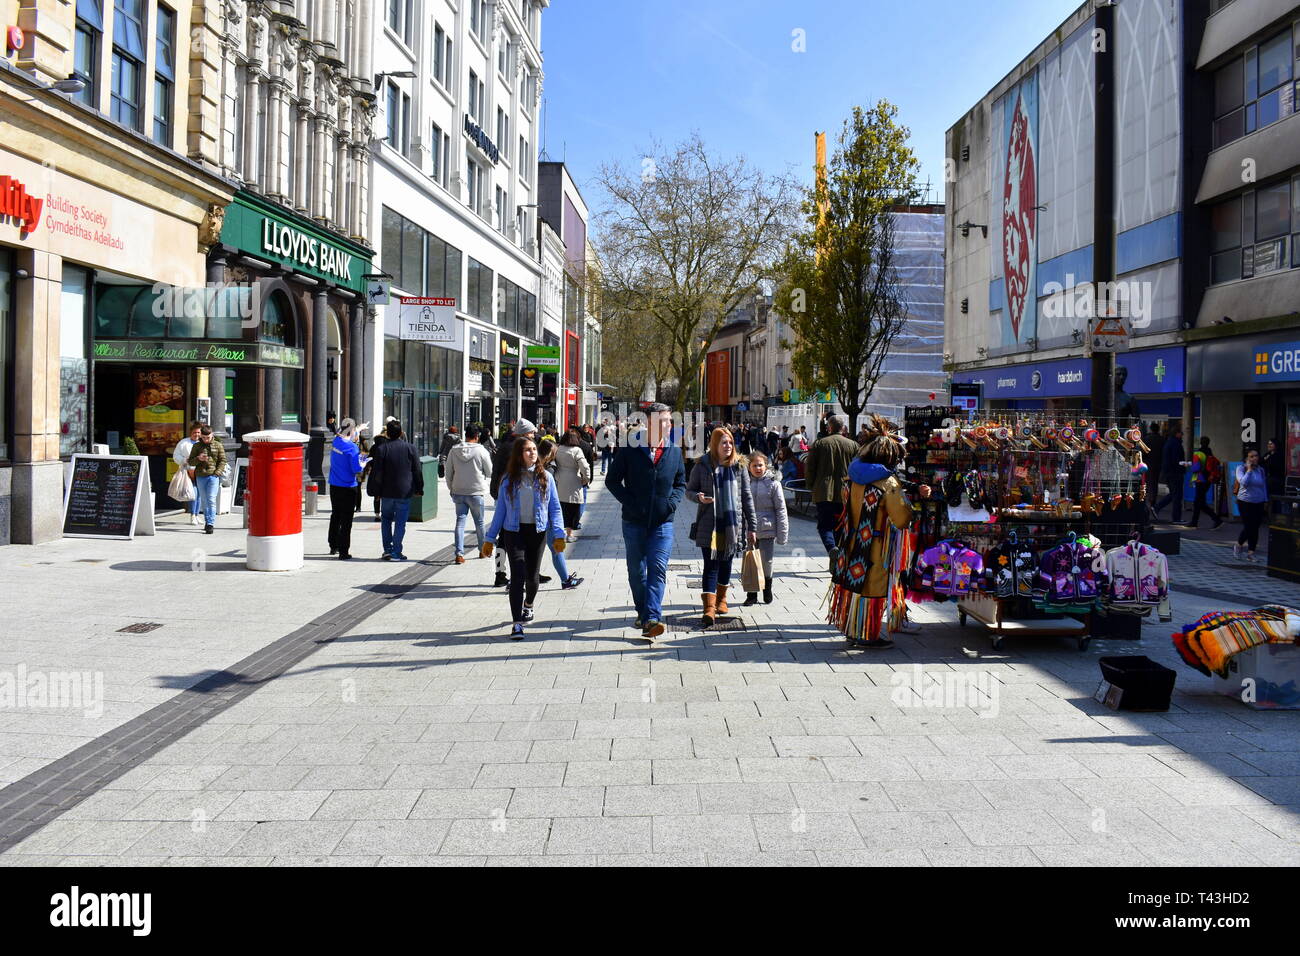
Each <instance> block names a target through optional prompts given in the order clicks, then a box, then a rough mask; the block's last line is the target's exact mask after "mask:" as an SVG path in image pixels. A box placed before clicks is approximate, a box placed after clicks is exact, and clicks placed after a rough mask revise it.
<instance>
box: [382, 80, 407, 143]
mask: <svg viewBox="0 0 1300 956" xmlns="http://www.w3.org/2000/svg"><path fill="white" fill-rule="evenodd" d="M385 112H386V114H387V115H386V116H385V120H386V121H387V124H388V132H387V138H388V145H389V146H391V147H393V149H395V150H397V151H398V152H399V153H401V154H402V155H403V156H408V157H409V156H410V155H411V98H410V97H409V96H408V95H407V94H405V93H403V92H402V91H401V90H400V89H398V86H397V84H396V83H394V82H393V81H392V80H389V81H388V105H387V109H386V110H385Z"/></svg>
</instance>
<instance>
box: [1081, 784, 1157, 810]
mask: <svg viewBox="0 0 1300 956" xmlns="http://www.w3.org/2000/svg"><path fill="white" fill-rule="evenodd" d="M1061 782H1062V783H1064V784H1065V785H1066V787H1068V788H1069V789H1070V790H1073V791H1074V792H1075V793H1077V794H1078V795H1079V796H1080V797H1082V798H1083V800H1084V802H1085V803H1087V804H1088V805H1089V806H1093V807H1142V808H1144V809H1148V808H1157V809H1158V808H1164V807H1177V806H1181V804H1180V803H1179V802H1178V801H1177V800H1175V799H1174V798H1173V797H1171V796H1170V795H1169V794H1168V793H1166V792H1165V791H1163V790H1161V789H1160V788H1159V787H1157V786H1156V780H1155V779H1152V780H1144V779H1118V780H1117V779H1109V780H1103V779H1100V778H1098V779H1095V780H1063V781H1061Z"/></svg>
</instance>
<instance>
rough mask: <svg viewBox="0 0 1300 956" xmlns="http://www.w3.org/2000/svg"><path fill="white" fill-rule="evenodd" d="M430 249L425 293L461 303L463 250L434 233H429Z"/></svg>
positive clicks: (428, 242)
mask: <svg viewBox="0 0 1300 956" xmlns="http://www.w3.org/2000/svg"><path fill="white" fill-rule="evenodd" d="M426 244H427V247H428V250H429V254H428V264H427V266H426V267H425V277H426V281H425V289H424V294H425V295H428V296H436V297H438V298H446V299H455V300H456V304H457V306H459V305H460V304H461V288H460V287H461V281H462V279H461V274H460V273H461V268H460V267H461V252H460V250H459V249H457V248H456V247H455V246H453V245H452V244H451V243H449V242H444V241H443V240H441V239H439V238H438V237H437V236H435V235H433V233H429V234H428V235H427V240H426Z"/></svg>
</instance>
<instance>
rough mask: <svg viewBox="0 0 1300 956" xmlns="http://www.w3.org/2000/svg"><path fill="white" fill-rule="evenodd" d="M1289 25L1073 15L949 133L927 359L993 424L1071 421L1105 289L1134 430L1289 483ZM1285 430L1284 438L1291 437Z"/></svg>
mask: <svg viewBox="0 0 1300 956" xmlns="http://www.w3.org/2000/svg"><path fill="white" fill-rule="evenodd" d="M1298 71H1300V5H1297V4H1296V3H1295V2H1294V0H1291V2H1287V0H1172V2H1171V0H1131V2H1125V3H1122V4H1119V5H1115V4H1108V3H1101V2H1093V0H1090V2H1088V3H1085V4H1083V5H1082V6H1080V7H1079V8H1078V9H1077V10H1076V11H1075V12H1074V13H1073V14H1072V15H1071V16H1070V17H1069V18H1068V19H1067V20H1066V22H1065V23H1064V24H1062V26H1061V27H1060V29H1058V30H1057V31H1055V32H1054V33H1053V34H1052V36H1050V37H1048V38H1047V39H1046V40H1044V41H1043V43H1042V44H1041V45H1040V46H1039V47H1038V48H1037V49H1036V50H1034V51H1033V52H1032V53H1031V54H1030V55H1029V56H1027V57H1026V58H1025V59H1024V60H1023V61H1021V62H1020V63H1019V64H1018V65H1017V66H1016V67H1015V69H1013V70H1012V71H1011V72H1010V73H1009V74H1008V75H1007V76H1006V77H1005V78H1004V79H1003V80H1002V81H1001V82H999V83H998V84H997V85H996V86H995V87H994V88H993V89H992V90H991V91H989V93H988V94H987V95H986V96H984V97H983V98H982V99H981V101H980V102H979V103H978V104H977V105H976V106H975V107H974V108H973V109H972V110H971V111H970V112H969V113H967V114H966V115H965V116H964V117H963V118H962V119H961V120H960V121H959V122H958V123H957V124H956V125H954V126H953V127H952V128H951V129H950V130H949V131H948V137H947V148H948V156H949V157H950V163H951V164H952V168H953V171H954V173H955V175H954V177H953V178H952V180H951V181H950V182H949V184H948V214H947V228H946V235H945V251H946V257H947V275H946V284H945V297H944V308H945V320H946V330H945V351H946V353H947V355H946V360H947V367H948V369H949V370H950V371H951V372H952V373H953V374H952V377H953V381H954V383H960V384H973V385H979V386H981V387H982V390H983V396H982V399H983V401H984V402H985V404H986V405H988V406H990V407H993V408H1017V407H1020V408H1053V407H1061V406H1069V407H1078V406H1080V405H1087V404H1088V403H1089V396H1090V394H1091V391H1092V368H1091V363H1090V361H1089V360H1088V359H1087V358H1086V357H1085V356H1083V351H1084V349H1083V339H1084V337H1085V336H1086V334H1087V331H1088V326H1087V320H1088V314H1089V313H1090V310H1091V307H1092V299H1091V297H1090V296H1089V295H1087V294H1086V293H1087V292H1088V290H1089V289H1090V284H1091V283H1094V282H1107V283H1115V285H1114V286H1113V288H1114V289H1116V290H1118V293H1119V296H1120V299H1121V301H1122V302H1123V303H1124V305H1125V308H1126V310H1127V312H1128V313H1129V315H1130V317H1131V320H1132V325H1133V335H1132V340H1131V350H1130V351H1128V352H1125V353H1121V354H1120V355H1119V356H1118V360H1117V361H1118V366H1119V368H1122V369H1124V370H1125V372H1124V373H1123V378H1122V379H1119V378H1117V383H1118V384H1122V386H1123V388H1124V390H1125V391H1126V392H1127V393H1129V394H1130V395H1132V396H1134V397H1135V398H1136V400H1137V402H1138V407H1139V412H1140V415H1141V417H1142V418H1143V419H1144V420H1152V419H1156V420H1159V419H1165V418H1177V419H1183V420H1184V423H1185V429H1186V433H1187V436H1188V439H1189V441H1193V440H1195V438H1196V437H1197V436H1199V435H1208V436H1210V437H1211V438H1212V439H1213V440H1214V441H1215V448H1216V449H1218V451H1219V454H1220V455H1221V457H1224V458H1233V457H1236V454H1237V452H1238V451H1239V450H1240V442H1241V440H1242V437H1243V434H1244V433H1245V432H1244V429H1243V421H1247V420H1249V421H1251V422H1253V423H1254V425H1255V433H1256V435H1257V437H1258V438H1259V439H1260V440H1261V441H1262V439H1263V438H1265V437H1270V436H1274V437H1279V438H1281V437H1282V436H1283V434H1285V435H1286V436H1287V447H1288V453H1289V455H1288V467H1289V470H1290V471H1291V473H1292V474H1293V475H1297V476H1300V391H1297V384H1296V383H1297V382H1300V363H1297V362H1296V361H1294V358H1295V355H1296V354H1297V351H1298V350H1300V314H1298V313H1297V309H1298V308H1300V254H1298V250H1297V243H1300V116H1297V115H1296V112H1297V111H1296V104H1297V75H1298ZM1292 431H1294V432H1295V437H1294V438H1292V437H1291V433H1292Z"/></svg>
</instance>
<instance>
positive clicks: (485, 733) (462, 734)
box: [418, 720, 501, 743]
mask: <svg viewBox="0 0 1300 956" xmlns="http://www.w3.org/2000/svg"><path fill="white" fill-rule="evenodd" d="M500 732H501V722H500V721H493V720H483V721H474V722H470V723H467V722H464V721H455V722H448V721H438V722H436V723H431V724H429V725H428V726H427V727H425V728H424V730H423V731H422V733H421V735H420V737H419V738H418V740H419V742H420V743H433V742H438V741H451V742H455V741H458V740H496V738H497V734H498V733H500Z"/></svg>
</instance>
